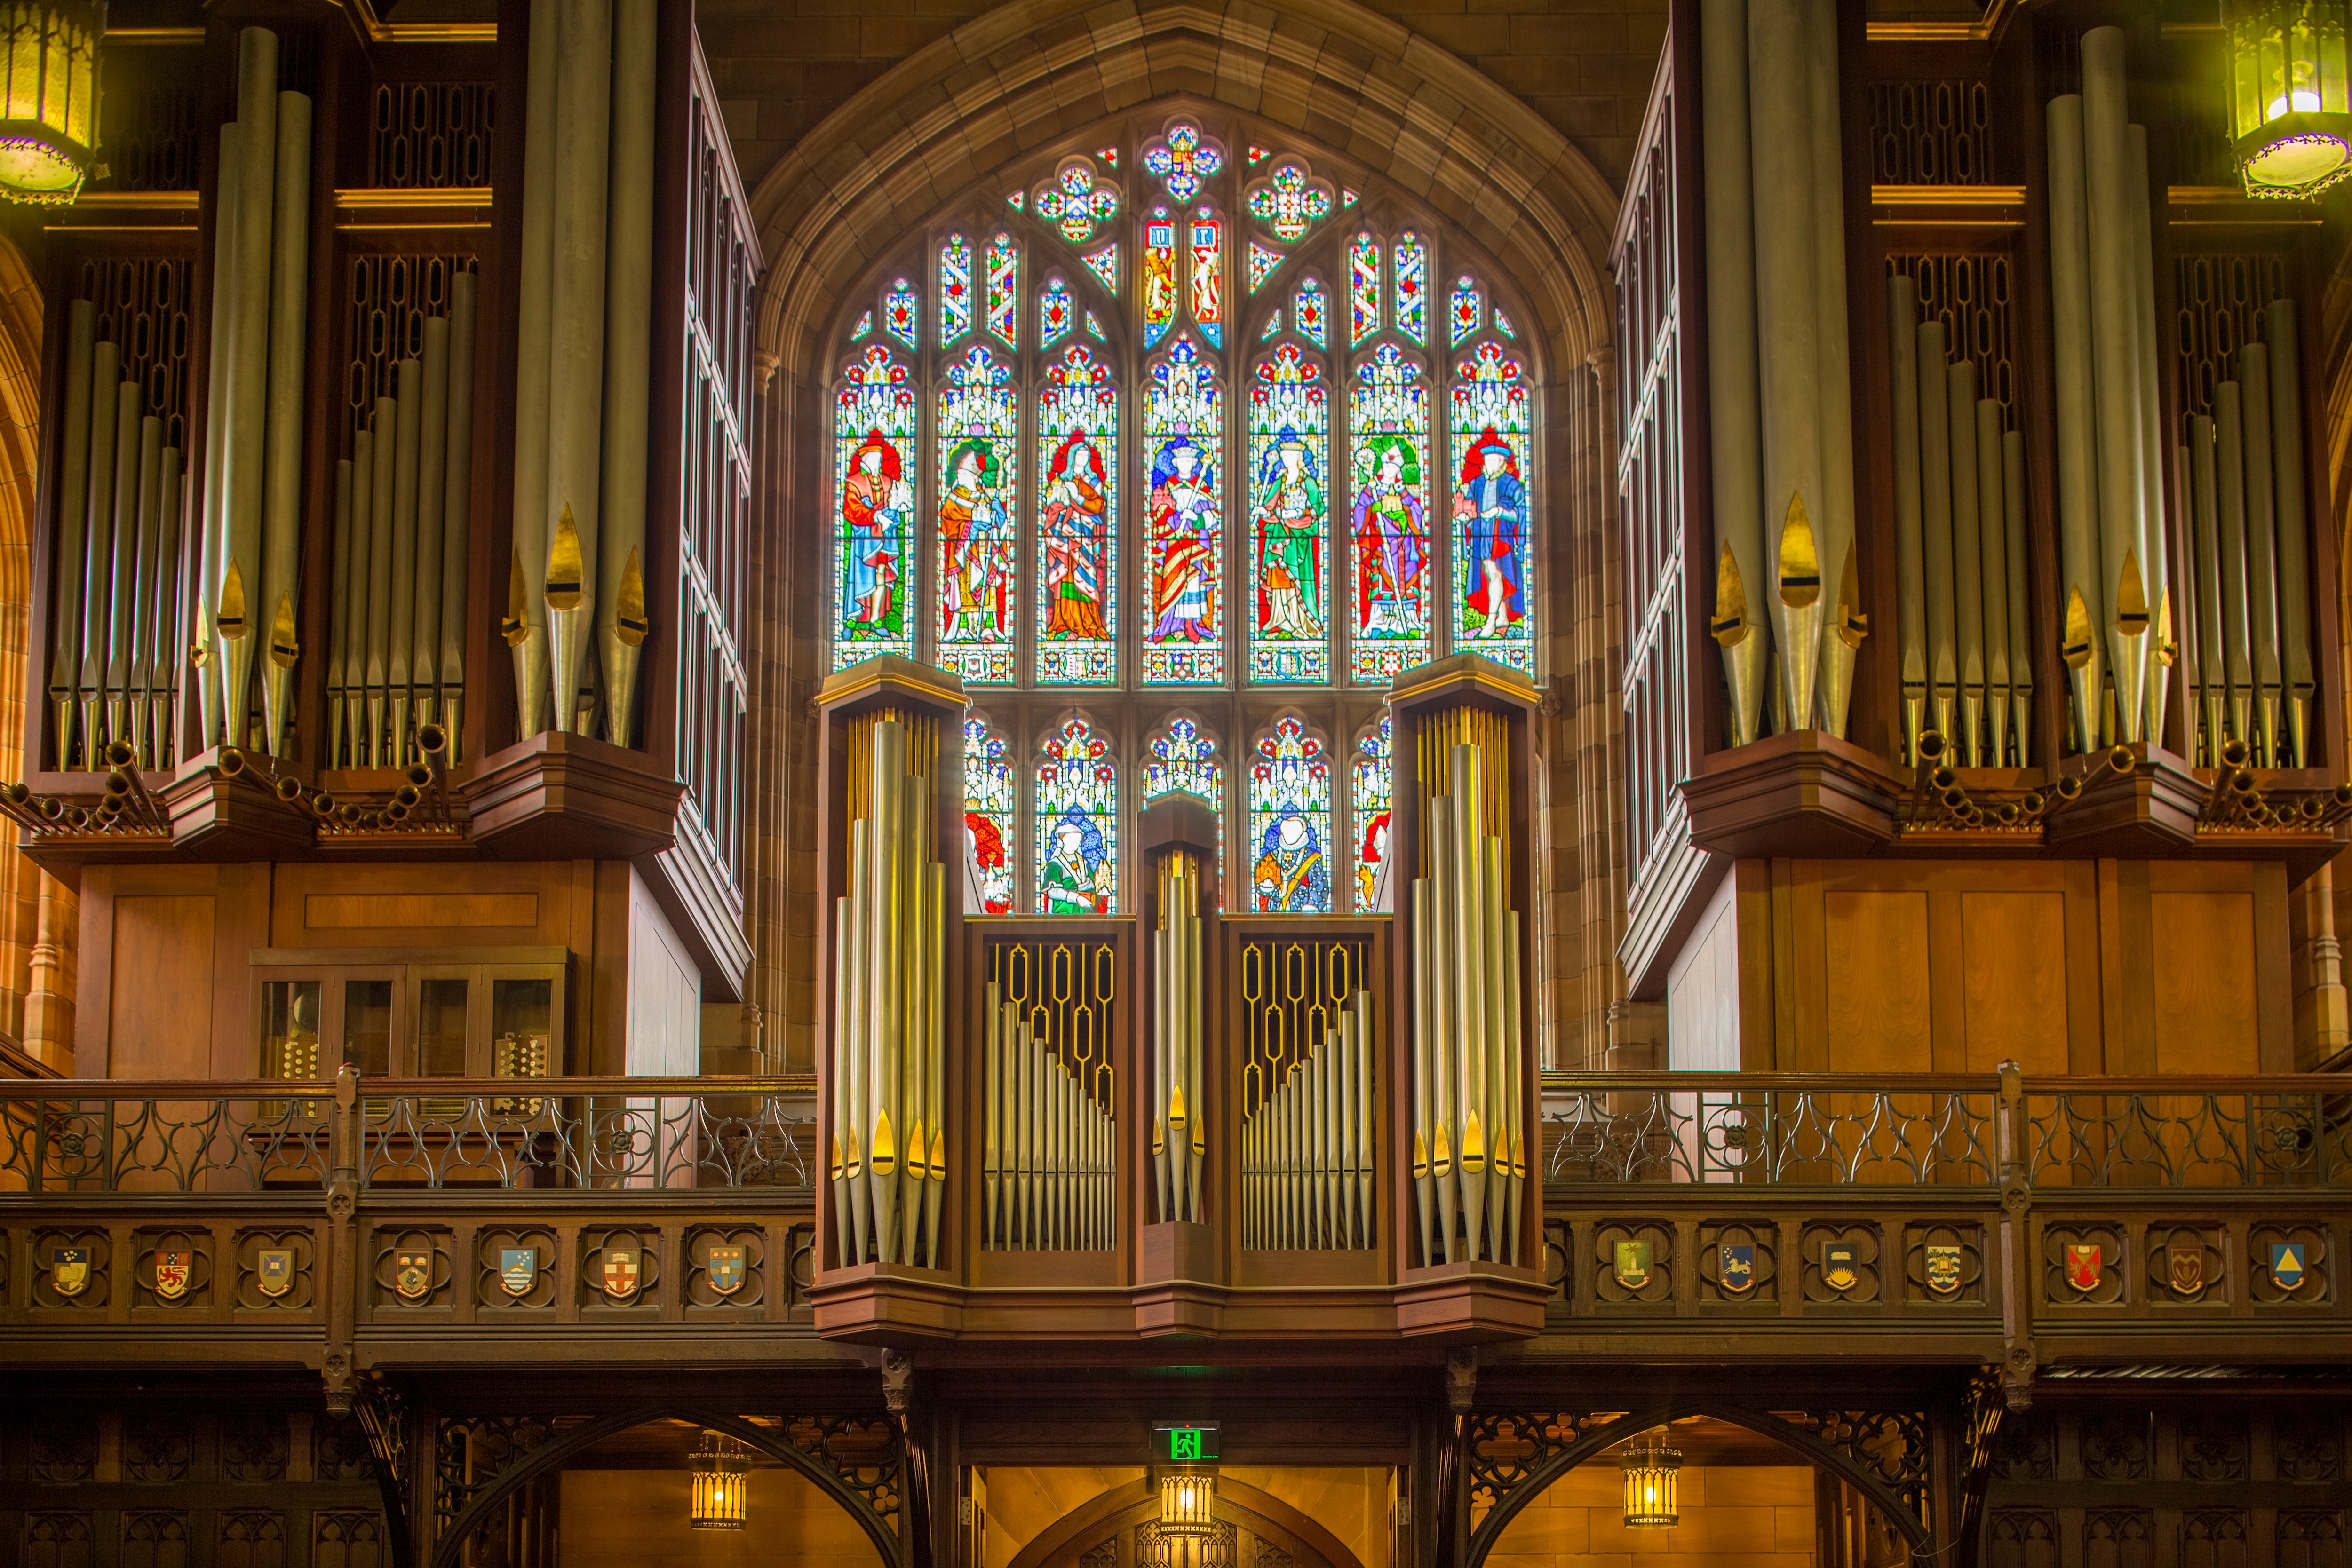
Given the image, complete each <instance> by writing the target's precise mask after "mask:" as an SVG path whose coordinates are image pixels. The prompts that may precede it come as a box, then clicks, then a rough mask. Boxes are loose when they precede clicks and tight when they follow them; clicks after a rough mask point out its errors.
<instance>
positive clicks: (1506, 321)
mask: <svg viewBox="0 0 2352 1568" xmlns="http://www.w3.org/2000/svg"><path fill="white" fill-rule="evenodd" d="M1495 330H1496V331H1497V332H1500V333H1501V334H1502V335H1503V336H1504V337H1506V338H1516V337H1517V336H1518V335H1519V329H1517V327H1514V326H1512V325H1511V319H1510V318H1509V317H1508V316H1506V315H1504V314H1503V308H1502V307H1501V306H1499V305H1497V306H1496V307H1495Z"/></svg>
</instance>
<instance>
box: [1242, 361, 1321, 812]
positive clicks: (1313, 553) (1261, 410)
mask: <svg viewBox="0 0 2352 1568" xmlns="http://www.w3.org/2000/svg"><path fill="white" fill-rule="evenodd" d="M1249 444H1250V587H1251V596H1252V599H1253V601H1254V602H1253V613H1252V615H1251V618H1250V639H1249V678H1250V679H1251V680H1253V681H1264V682H1308V683H1316V684H1319V683H1321V682H1324V681H1328V680H1329V679H1330V678H1331V635H1330V618H1329V612H1328V604H1329V593H1328V588H1329V585H1328V580H1327V577H1326V572H1325V563H1326V561H1327V560H1328V559H1329V554H1330V542H1331V535H1330V528H1331V523H1330V515H1331V514H1330V504H1329V497H1328V492H1327V490H1326V486H1327V484H1328V476H1329V473H1330V458H1331V415H1330V401H1329V396H1328V393H1327V392H1325V391H1324V388H1323V367H1322V366H1321V365H1319V364H1318V363H1317V362H1316V361H1313V360H1310V359H1308V358H1307V356H1306V355H1305V354H1304V353H1302V352H1300V351H1299V349H1298V347H1297V344H1294V343H1285V344H1283V345H1282V346H1281V347H1280V348H1278V349H1276V350H1275V351H1274V353H1273V354H1272V355H1270V356H1269V357H1267V358H1266V359H1265V360H1262V361H1259V362H1258V367H1257V371H1256V373H1255V375H1253V376H1252V377H1251V378H1250V408H1249ZM1327 836H1328V835H1327Z"/></svg>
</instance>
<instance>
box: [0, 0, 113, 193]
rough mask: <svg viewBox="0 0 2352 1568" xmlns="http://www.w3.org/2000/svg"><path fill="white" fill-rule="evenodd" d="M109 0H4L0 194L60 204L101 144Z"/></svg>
mask: <svg viewBox="0 0 2352 1568" xmlns="http://www.w3.org/2000/svg"><path fill="white" fill-rule="evenodd" d="M105 31H106V5H105V0H6V3H0V195H5V196H6V197H7V198H8V199H9V200H10V201H16V202H31V203H36V204H41V205H44V206H59V205H63V204H66V203H68V202H70V201H72V200H73V199H74V198H75V197H76V196H78V195H79V194H80V193H81V183H82V180H83V179H84V177H86V176H87V175H88V174H89V171H90V164H91V162H92V158H93V155H94V154H95V153H96V152H97V150H98V41H99V38H100V36H101V35H102V34H104V33H105Z"/></svg>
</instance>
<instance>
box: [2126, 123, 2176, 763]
mask: <svg viewBox="0 0 2352 1568" xmlns="http://www.w3.org/2000/svg"><path fill="white" fill-rule="evenodd" d="M2124 133H2125V148H2126V154H2127V161H2126V174H2127V176H2128V178H2129V180H2130V194H2131V243H2132V319H2133V323H2134V326H2135V328H2136V330H2137V340H2138V349H2139V352H2138V356H2137V363H2138V370H2139V382H2138V385H2137V388H2136V389H2135V390H2136V392H2137V397H2138V403H2139V419H2140V497H2141V499H2140V514H2139V516H2140V524H2139V527H2140V560H2141V562H2142V570H2144V571H2145V572H2146V573H2147V589H2146V592H2147V612H2148V617H2149V620H2148V632H2147V654H2146V658H2147V676H2146V685H2147V698H2146V704H2147V712H2146V714H2145V716H2144V717H2143V720H2142V727H2141V733H2142V734H2143V735H2145V736H2146V737H2147V739H2148V740H2149V741H2150V742H2151V743H2156V744H2161V743H2162V741H2163V739H2164V711H2165V694H2166V690H2167V688H2168V685H2170V681H2171V675H2172V661H2173V654H2174V649H2173V635H2172V617H2173V608H2172V557H2171V544H2170V539H2169V529H2168V528H2167V527H2166V526H2165V516H2166V515H2165V507H2164V464H2165V454H2166V453H2168V451H2169V450H2170V449H2171V446H2170V443H2168V442H2167V441H2166V440H2165V439H2164V419H2163V415H2162V413H2161V412H2160V411H2161V408H2162V403H2161V402H2160V401H2159V394H2158V391H2157V362H2158V361H2157V353H2158V349H2157V335H2156V241H2155V236H2154V234H2153V230H2152V223H2153V214H2152V213H2151V211H2150V208H2149V205H2148V203H2149V200H2150V198H2149V194H2148V162H2147V128H2146V127H2144V126H2138V125H2130V126H2126V127H2125V128H2124Z"/></svg>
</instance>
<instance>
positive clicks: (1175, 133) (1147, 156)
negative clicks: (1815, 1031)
mask: <svg viewBox="0 0 2352 1568" xmlns="http://www.w3.org/2000/svg"><path fill="white" fill-rule="evenodd" d="M1224 163H1225V160H1224V155H1223V154H1222V153H1220V152H1218V151H1217V149H1216V147H1215V145H1214V144H1213V143H1212V142H1208V141H1202V139H1201V132H1200V130H1199V128H1198V127H1196V126H1191V125H1171V126H1170V127H1169V128H1168V134H1167V135H1166V136H1165V137H1163V138H1162V139H1161V140H1160V141H1155V142H1153V143H1152V144H1151V145H1150V146H1149V147H1147V148H1145V149H1144V150H1143V166H1144V168H1145V169H1146V170H1148V171H1150V172H1151V173H1153V174H1155V175H1157V176H1159V178H1160V182H1161V183H1164V184H1165V185H1166V186H1167V187H1168V194H1169V196H1170V197H1171V199H1172V200H1174V201H1176V202H1179V203H1183V202H1189V201H1191V200H1192V198H1193V197H1194V196H1196V195H1198V194H1200V193H1201V182H1202V181H1203V180H1207V179H1211V178H1213V177H1214V175H1215V174H1216V172H1217V171H1218V170H1220V169H1222V168H1223V167H1224Z"/></svg>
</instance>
